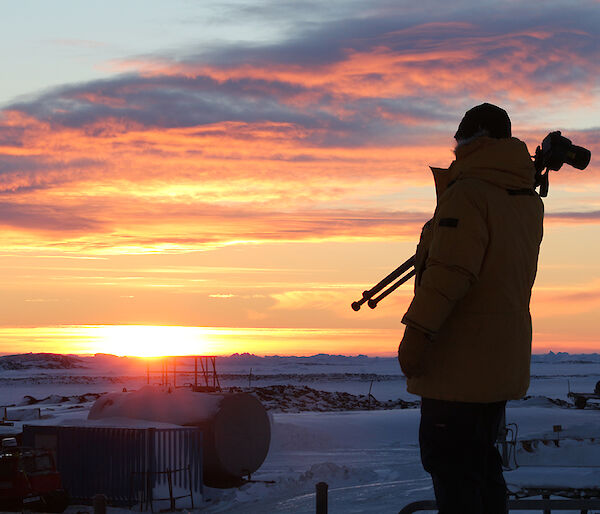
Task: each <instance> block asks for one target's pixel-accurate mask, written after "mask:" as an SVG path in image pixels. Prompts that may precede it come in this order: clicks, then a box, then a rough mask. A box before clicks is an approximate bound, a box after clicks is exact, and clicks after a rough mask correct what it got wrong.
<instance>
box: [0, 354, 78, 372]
mask: <svg viewBox="0 0 600 514" xmlns="http://www.w3.org/2000/svg"><path fill="white" fill-rule="evenodd" d="M86 367H87V366H86V365H85V360H84V359H83V358H81V357H78V356H76V355H63V354H60V353H21V354H16V355H3V356H0V369H4V370H23V369H34V368H35V369H73V368H86Z"/></svg>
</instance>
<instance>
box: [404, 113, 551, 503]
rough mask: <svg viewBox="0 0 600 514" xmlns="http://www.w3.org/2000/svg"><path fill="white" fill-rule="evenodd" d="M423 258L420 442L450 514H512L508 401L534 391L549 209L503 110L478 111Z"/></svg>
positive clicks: (411, 386) (412, 352)
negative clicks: (505, 456) (536, 296)
mask: <svg viewBox="0 0 600 514" xmlns="http://www.w3.org/2000/svg"><path fill="white" fill-rule="evenodd" d="M454 137H455V139H456V142H457V145H456V150H455V155H456V159H455V160H454V162H452V164H451V166H450V168H448V169H447V170H443V169H440V168H432V171H433V173H434V178H435V183H436V193H437V207H436V210H435V214H434V217H433V218H432V219H431V220H430V221H429V222H428V223H427V224H426V225H425V226H424V227H423V232H422V234H421V240H420V242H419V246H418V247H417V254H416V265H415V267H416V270H417V275H416V280H415V295H414V298H413V300H412V303H411V305H410V307H409V309H408V311H407V312H406V314H405V315H404V317H403V319H402V322H403V323H404V324H405V325H406V329H405V332H404V337H403V339H402V342H401V344H400V347H399V348H398V360H399V362H400V365H401V367H402V370H403V372H404V374H405V375H406V376H407V383H408V391H409V392H411V393H414V394H417V395H420V396H421V397H422V404H421V424H420V429H419V442H420V446H421V460H422V463H423V467H424V468H425V470H426V471H428V472H429V473H430V474H431V476H432V479H433V486H434V491H435V496H436V500H437V503H438V508H439V512H440V513H441V514H496V513H502V514H504V513H505V512H506V509H507V504H506V484H505V482H504V477H503V476H502V464H501V459H500V455H499V453H498V451H497V450H496V448H495V446H494V442H495V441H496V438H497V436H498V430H499V427H500V422H501V419H502V415H503V412H504V409H505V406H506V401H507V400H511V399H518V398H521V397H523V396H524V395H525V393H526V392H527V388H528V387H529V365H530V359H531V316H530V313H529V300H530V297H531V288H532V287H533V282H534V279H535V275H536V270H537V260H538V253H539V247H540V243H541V240H542V222H543V204H542V200H541V199H540V197H539V195H538V194H537V193H536V192H535V190H534V185H535V184H534V175H535V170H534V167H533V163H532V161H531V158H530V156H529V152H528V150H527V147H526V145H525V144H524V143H523V142H521V141H519V140H518V139H516V138H513V137H511V123H510V119H509V117H508V114H507V113H506V111H504V110H503V109H500V108H499V107H496V106H494V105H491V104H487V103H485V104H482V105H478V106H476V107H473V108H472V109H471V110H469V111H467V113H466V114H465V116H464V118H463V119H462V121H461V122H460V125H459V127H458V131H457V132H456V134H455V136H454Z"/></svg>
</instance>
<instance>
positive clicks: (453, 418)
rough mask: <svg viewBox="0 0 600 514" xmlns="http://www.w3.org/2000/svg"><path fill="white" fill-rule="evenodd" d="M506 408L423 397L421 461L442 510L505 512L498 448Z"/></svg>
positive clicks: (448, 513)
mask: <svg viewBox="0 0 600 514" xmlns="http://www.w3.org/2000/svg"><path fill="white" fill-rule="evenodd" d="M505 407H506V402H497V403H465V402H448V401H442V400H432V399H429V398H423V399H422V403H421V425H420V427H419V444H420V446H421V462H422V463H423V467H424V468H425V471H427V472H428V473H430V474H431V478H432V479H433V488H434V491H435V498H436V501H437V504H438V509H439V513H440V514H506V512H507V498H506V483H505V482H504V477H503V476H502V459H501V458H500V454H499V453H498V450H497V449H496V447H495V446H494V443H495V441H496V439H497V437H498V431H499V429H500V423H501V421H502V419H503V413H504V409H505Z"/></svg>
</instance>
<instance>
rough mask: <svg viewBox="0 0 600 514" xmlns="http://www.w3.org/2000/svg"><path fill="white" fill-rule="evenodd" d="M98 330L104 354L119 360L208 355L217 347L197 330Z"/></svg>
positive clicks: (125, 327)
mask: <svg viewBox="0 0 600 514" xmlns="http://www.w3.org/2000/svg"><path fill="white" fill-rule="evenodd" d="M95 330H96V331H97V333H96V337H97V338H98V339H99V341H98V342H99V344H100V345H101V346H102V348H103V353H111V354H114V355H119V356H124V355H127V356H135V357H164V356H175V355H205V354H206V353H207V352H209V353H211V351H212V350H213V349H214V347H215V345H214V344H210V343H209V342H208V340H207V338H206V334H205V332H204V331H203V330H202V329H201V328H196V327H178V326H160V325H159V326H155V325H105V326H101V327H96V328H95Z"/></svg>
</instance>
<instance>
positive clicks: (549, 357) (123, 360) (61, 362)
mask: <svg viewBox="0 0 600 514" xmlns="http://www.w3.org/2000/svg"><path fill="white" fill-rule="evenodd" d="M180 359H181V361H185V357H180ZM394 361H396V357H369V356H367V355H330V354H326V353H321V354H316V355H310V356H295V355H267V356H260V355H255V354H251V353H242V354H239V353H234V354H232V355H229V356H218V357H217V366H218V367H220V366H228V365H232V366H248V367H249V366H259V367H260V366H261V365H263V366H264V365H269V364H271V365H273V366H276V367H278V368H281V367H282V366H283V367H284V368H287V367H288V366H294V367H300V368H305V367H307V366H310V367H313V366H326V367H328V366H344V365H360V366H369V365H370V364H375V363H380V364H383V363H384V362H390V363H392V362H394ZM531 361H532V363H538V364H544V363H547V364H551V363H554V364H560V363H599V364H600V353H579V354H570V353H567V352H557V353H554V352H548V353H545V354H533V355H532V356H531ZM143 362H144V361H143V359H142V358H140V357H118V356H115V355H111V354H96V355H94V356H91V355H88V356H78V355H72V354H59V353H23V354H15V355H0V370H27V369H77V368H90V367H92V368H94V367H97V366H98V365H102V366H119V365H120V366H129V365H133V366H139V365H140V364H142V363H143ZM144 366H145V364H144Z"/></svg>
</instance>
